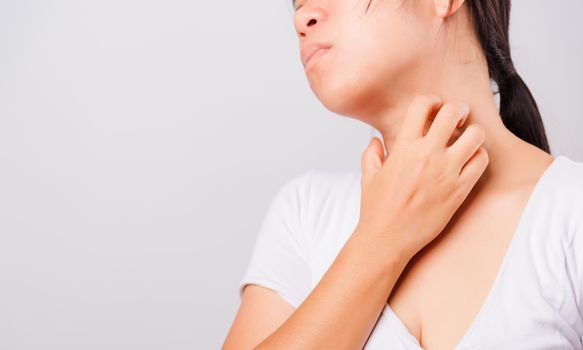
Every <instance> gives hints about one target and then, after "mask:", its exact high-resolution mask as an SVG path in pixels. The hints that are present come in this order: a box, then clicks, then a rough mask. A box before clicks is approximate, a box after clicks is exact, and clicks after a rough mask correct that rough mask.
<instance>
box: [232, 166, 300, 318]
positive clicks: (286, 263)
mask: <svg viewBox="0 0 583 350" xmlns="http://www.w3.org/2000/svg"><path fill="white" fill-rule="evenodd" d="M310 172H311V171H307V172H305V173H303V174H301V175H299V176H297V177H294V178H292V179H291V180H288V181H287V182H286V183H285V184H284V185H283V186H282V187H281V188H280V189H279V190H278V191H277V193H276V194H275V196H274V197H273V198H272V200H271V203H270V204H269V207H268V209H267V212H266V214H265V215H264V217H263V220H262V222H261V226H260V229H259V232H258V233H257V236H256V238H255V242H254V246H253V250H252V253H251V257H250V259H249V261H248V264H247V268H246V270H245V271H244V273H243V276H242V278H241V279H240V281H239V292H238V295H239V299H241V298H242V296H243V288H244V287H245V285H247V284H257V285H260V286H263V287H266V288H269V289H272V290H274V291H276V292H277V293H278V294H279V295H280V296H281V297H282V298H283V299H284V300H286V301H287V302H288V303H289V304H291V305H292V306H293V307H296V308H297V307H298V306H299V305H300V304H301V302H302V301H303V300H304V299H305V298H306V296H307V295H308V294H309V292H310V266H309V260H308V259H309V256H308V243H307V242H306V237H307V236H306V233H305V232H304V228H305V225H304V220H303V217H302V213H303V212H305V210H306V206H307V194H308V187H307V186H308V180H309V175H310Z"/></svg>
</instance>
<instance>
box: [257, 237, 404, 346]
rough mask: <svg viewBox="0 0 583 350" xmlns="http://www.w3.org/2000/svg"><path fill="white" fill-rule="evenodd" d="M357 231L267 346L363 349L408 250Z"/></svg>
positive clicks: (269, 340) (401, 267)
mask: <svg viewBox="0 0 583 350" xmlns="http://www.w3.org/2000/svg"><path fill="white" fill-rule="evenodd" d="M379 243H380V242H379V241H378V240H376V239H372V236H370V235H361V234H360V233H359V232H357V231H355V232H353V234H352V235H351V236H350V238H349V239H348V240H347V242H346V244H345V245H344V247H343V248H342V249H341V250H340V252H339V253H338V255H337V256H336V258H335V260H334V262H333V263H332V265H331V266H330V268H329V269H328V271H326V273H325V274H324V275H323V277H322V278H321V280H320V282H319V283H318V284H317V285H316V287H314V289H313V290H312V292H311V293H310V294H309V295H308V297H307V298H306V299H305V300H304V302H303V303H302V304H301V305H300V306H299V307H298V308H297V309H296V310H295V312H294V313H293V314H292V315H291V316H290V317H289V318H288V319H287V321H286V322H284V323H283V324H282V325H281V326H280V327H279V328H278V329H277V330H276V331H275V332H273V333H272V334H271V335H270V336H269V337H267V338H266V339H265V340H264V341H263V342H261V343H260V344H259V345H257V346H256V347H255V348H254V349H255V350H263V349H294V350H297V349H301V350H304V349H339V350H341V349H350V350H355V349H362V348H363V346H364V344H365V342H366V340H367V338H368V336H369V335H370V333H371V332H372V329H373V327H374V325H375V323H376V321H377V319H378V317H379V315H380V312H381V310H382V309H383V307H384V305H385V302H386V300H387V298H388V297H389V295H390V293H391V291H392V289H393V286H394V285H395V283H396V281H397V279H398V278H399V276H400V275H401V272H402V271H403V269H404V268H405V266H406V265H407V262H408V261H409V259H410V257H411V256H410V255H408V254H405V253H404V251H402V250H398V249H395V248H391V247H390V246H389V245H388V244H384V243H383V244H379Z"/></svg>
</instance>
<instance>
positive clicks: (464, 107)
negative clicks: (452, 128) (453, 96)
mask: <svg viewBox="0 0 583 350" xmlns="http://www.w3.org/2000/svg"><path fill="white" fill-rule="evenodd" d="M462 112H463V114H464V115H467V114H468V113H470V105H469V104H468V103H463V104H462Z"/></svg>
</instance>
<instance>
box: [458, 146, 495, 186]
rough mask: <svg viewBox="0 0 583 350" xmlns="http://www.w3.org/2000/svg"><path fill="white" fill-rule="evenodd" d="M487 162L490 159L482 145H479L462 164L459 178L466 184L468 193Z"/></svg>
mask: <svg viewBox="0 0 583 350" xmlns="http://www.w3.org/2000/svg"><path fill="white" fill-rule="evenodd" d="M489 162H490V159H489V157H488V152H486V149H485V148H484V147H481V146H480V147H478V149H477V150H476V152H474V154H472V156H471V157H470V159H469V160H468V162H467V163H466V164H465V165H464V167H463V168H462V170H461V173H460V177H459V179H460V181H461V182H463V183H464V184H466V185H467V186H468V187H467V193H469V192H470V191H471V189H472V187H474V185H475V184H476V182H478V180H479V179H480V176H482V174H483V173H484V170H486V167H487V166H488V163H489Z"/></svg>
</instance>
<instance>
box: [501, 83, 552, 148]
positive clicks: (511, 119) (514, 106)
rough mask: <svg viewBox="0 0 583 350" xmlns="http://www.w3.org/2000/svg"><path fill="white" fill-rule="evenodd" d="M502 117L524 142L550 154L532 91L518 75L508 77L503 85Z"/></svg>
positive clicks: (509, 128) (506, 124) (507, 125)
mask: <svg viewBox="0 0 583 350" xmlns="http://www.w3.org/2000/svg"><path fill="white" fill-rule="evenodd" d="M499 92H500V115H501V117H502V122H503V123H504V125H505V126H506V128H508V130H510V131H511V132H512V133H513V134H515V135H516V136H518V137H520V138H521V139H522V140H524V141H526V142H528V143H530V144H532V145H535V146H537V147H538V148H540V149H542V150H544V151H545V152H547V153H550V147H549V143H548V140H547V136H546V134H545V128H544V124H543V121H542V118H541V115H540V112H539V110H538V106H537V104H536V101H535V100H534V97H533V96H532V94H531V92H530V89H529V88H528V86H526V83H525V82H524V80H522V77H520V75H519V74H518V73H514V74H512V75H510V76H509V77H507V78H506V79H505V80H504V81H503V82H502V84H501V85H499Z"/></svg>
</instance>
